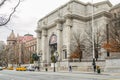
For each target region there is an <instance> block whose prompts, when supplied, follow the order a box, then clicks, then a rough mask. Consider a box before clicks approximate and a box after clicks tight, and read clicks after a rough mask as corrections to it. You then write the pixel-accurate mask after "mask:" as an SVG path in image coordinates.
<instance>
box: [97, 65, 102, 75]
mask: <svg viewBox="0 0 120 80" xmlns="http://www.w3.org/2000/svg"><path fill="white" fill-rule="evenodd" d="M97 73H98V74H100V73H101V71H100V66H97Z"/></svg>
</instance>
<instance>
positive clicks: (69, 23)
mask: <svg viewBox="0 0 120 80" xmlns="http://www.w3.org/2000/svg"><path fill="white" fill-rule="evenodd" d="M71 27H72V19H71V18H69V17H67V18H66V39H67V43H66V47H67V57H68V58H69V57H70V52H71V51H70V40H71Z"/></svg>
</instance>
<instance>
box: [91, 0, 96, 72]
mask: <svg viewBox="0 0 120 80" xmlns="http://www.w3.org/2000/svg"><path fill="white" fill-rule="evenodd" d="M94 44H95V35H94V5H93V0H92V46H93V50H92V52H93V63H92V65H93V69H94V72H95V70H96V63H95V45H94Z"/></svg>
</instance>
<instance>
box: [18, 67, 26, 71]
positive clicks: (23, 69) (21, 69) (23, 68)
mask: <svg viewBox="0 0 120 80" xmlns="http://www.w3.org/2000/svg"><path fill="white" fill-rule="evenodd" d="M26 70H27V69H26V68H25V67H17V68H16V71H26Z"/></svg>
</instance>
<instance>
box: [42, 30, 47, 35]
mask: <svg viewBox="0 0 120 80" xmlns="http://www.w3.org/2000/svg"><path fill="white" fill-rule="evenodd" d="M42 36H45V37H47V29H46V28H43V29H42Z"/></svg>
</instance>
